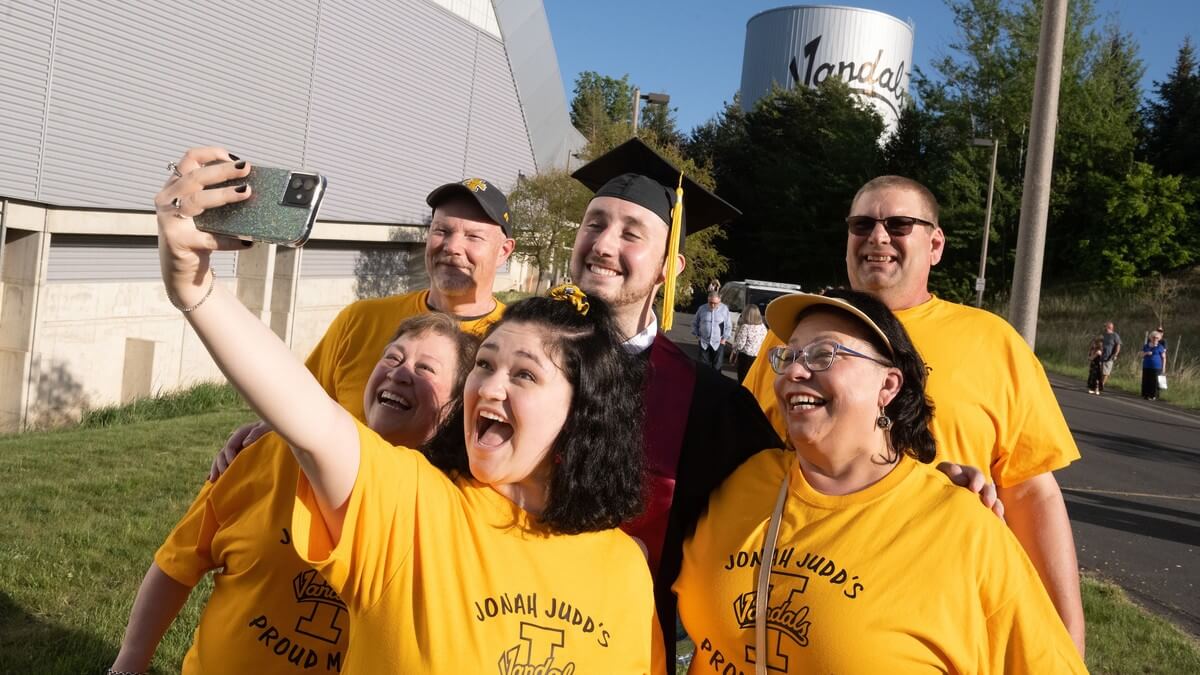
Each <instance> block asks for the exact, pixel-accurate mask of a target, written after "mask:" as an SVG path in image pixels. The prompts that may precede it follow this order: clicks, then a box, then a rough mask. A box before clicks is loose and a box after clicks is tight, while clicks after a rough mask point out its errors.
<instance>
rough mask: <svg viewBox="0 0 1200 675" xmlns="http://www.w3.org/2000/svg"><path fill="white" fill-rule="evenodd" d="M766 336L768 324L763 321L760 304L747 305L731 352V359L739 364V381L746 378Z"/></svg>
mask: <svg viewBox="0 0 1200 675" xmlns="http://www.w3.org/2000/svg"><path fill="white" fill-rule="evenodd" d="M766 336H767V326H766V325H765V324H764V323H763V320H762V312H760V311H759V310H758V305H755V304H750V305H747V307H746V311H744V312H742V316H741V318H740V319H738V328H737V332H735V333H734V335H733V349H732V350H731V352H730V354H729V359H730V360H731V361H732V362H733V363H734V365H736V366H737V373H738V382H741V381H742V380H743V379H745V377H746V373H747V372H749V371H750V366H751V365H753V364H754V357H755V356H757V355H758V350H759V348H760V347H762V342H763V338H765V337H766Z"/></svg>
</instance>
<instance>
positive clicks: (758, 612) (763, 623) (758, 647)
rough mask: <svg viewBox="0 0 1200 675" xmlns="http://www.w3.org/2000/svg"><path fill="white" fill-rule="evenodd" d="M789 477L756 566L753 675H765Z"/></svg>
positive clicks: (782, 483) (777, 503) (781, 484)
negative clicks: (773, 572) (769, 608)
mask: <svg viewBox="0 0 1200 675" xmlns="http://www.w3.org/2000/svg"><path fill="white" fill-rule="evenodd" d="M791 477H792V472H791V469H790V468H789V469H788V471H787V472H786V473H785V474H784V475H783V482H781V483H780V484H779V496H778V497H776V498H775V510H774V511H772V512H771V523H770V524H769V525H767V536H766V537H765V538H764V539H763V552H762V561H761V562H760V563H759V565H758V588H757V589H756V593H755V595H754V649H755V652H754V672H755V675H767V603H768V601H769V600H770V595H771V567H772V566H773V564H772V561H773V560H775V543H776V541H777V540H778V539H779V523H780V521H782V520H783V505H784V504H786V503H787V493H788V483H789V482H790V480H791Z"/></svg>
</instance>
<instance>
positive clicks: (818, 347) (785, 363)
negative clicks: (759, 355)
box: [767, 340, 892, 375]
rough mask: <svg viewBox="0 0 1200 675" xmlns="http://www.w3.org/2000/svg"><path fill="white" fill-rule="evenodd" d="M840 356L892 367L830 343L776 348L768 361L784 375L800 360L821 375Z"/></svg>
mask: <svg viewBox="0 0 1200 675" xmlns="http://www.w3.org/2000/svg"><path fill="white" fill-rule="evenodd" d="M838 354H845V355H847V356H857V357H858V358H860V359H867V360H868V361H874V362H875V363H878V364H879V365H881V366H887V367H888V368H891V367H892V364H890V363H888V362H887V361H884V360H882V359H877V358H875V357H874V356H869V355H867V354H863V353H861V352H856V351H854V350H853V349H850V348H849V347H847V346H846V345H844V344H841V343H838V342H833V341H832V340H829V341H821V342H814V343H812V344H810V345H808V346H807V347H804V348H803V349H800V350H795V349H790V348H788V347H776V348H774V349H772V350H771V351H769V352H767V359H768V360H769V361H770V362H771V370H774V371H775V372H776V373H779V374H780V375H782V374H783V373H784V371H786V370H787V369H788V367H789V366H791V365H792V364H793V363H796V362H797V361H799V360H800V359H803V360H804V367H805V368H807V369H808V372H810V373H819V372H821V371H822V370H829V368H830V367H832V366H833V357H835V356H837V355H838Z"/></svg>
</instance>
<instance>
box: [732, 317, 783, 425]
mask: <svg viewBox="0 0 1200 675" xmlns="http://www.w3.org/2000/svg"><path fill="white" fill-rule="evenodd" d="M781 345H783V341H782V340H780V339H779V338H778V337H776V336H775V334H774V333H772V332H770V331H767V336H766V337H765V338H763V341H762V346H761V347H759V349H758V356H757V357H756V358H755V359H754V364H753V365H751V366H750V370H749V371H747V373H746V379H744V380H742V386H744V387H746V388H747V389H749V390H750V391H751V392H752V393H753V394H754V398H755V399H756V400H757V401H758V406H759V407H760V408H762V411H763V413H764V414H765V415H766V416H767V419H768V420H770V422H771V426H772V427H773V428H774V429H775V433H777V434H779V437H780V438H783V439H786V438H787V422H786V421H785V420H784V419H783V412H782V411H780V410H779V404H778V403H777V402H776V401H775V371H774V370H771V363H770V359H768V358H767V353H768V352H770V351H771V350H772V349H774V348H776V347H779V346H781Z"/></svg>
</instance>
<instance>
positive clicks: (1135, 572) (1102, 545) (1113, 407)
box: [669, 314, 1200, 636]
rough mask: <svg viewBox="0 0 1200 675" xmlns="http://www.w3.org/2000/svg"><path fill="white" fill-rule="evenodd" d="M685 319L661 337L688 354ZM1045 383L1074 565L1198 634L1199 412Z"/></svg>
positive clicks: (1056, 380)
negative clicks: (1061, 460) (1064, 454)
mask: <svg viewBox="0 0 1200 675" xmlns="http://www.w3.org/2000/svg"><path fill="white" fill-rule="evenodd" d="M691 320H692V317H691V315H689V314H678V315H676V321H675V328H674V330H672V331H671V332H670V333H669V335H670V337H671V338H672V339H673V340H675V341H676V342H677V343H679V344H680V346H681V347H683V349H684V350H685V351H687V352H688V353H690V354H693V355H694V354H695V352H696V349H697V347H696V341H695V338H693V337H691V335H690V328H689V326H690V325H691ZM725 372H726V374H727V375H729V376H730V377H733V376H734V375H733V373H732V370H731V369H728V368H727V369H726V371H725ZM1050 381H1051V385H1052V386H1053V387H1054V394H1055V396H1056V397H1057V398H1058V402H1059V405H1060V406H1062V409H1063V414H1064V415H1065V416H1066V418H1067V423H1068V424H1069V425H1070V427H1071V432H1072V434H1074V436H1075V441H1076V443H1078V444H1079V449H1080V454H1081V455H1082V459H1081V460H1080V461H1078V462H1076V463H1074V464H1073V465H1071V466H1070V467H1068V468H1066V469H1064V470H1062V471H1059V472H1058V474H1057V476H1058V480H1059V483H1060V484H1061V485H1062V488H1063V494H1064V496H1065V498H1066V502H1067V511H1068V513H1069V514H1070V517H1071V526H1072V529H1073V530H1074V532H1075V544H1076V547H1077V549H1078V552H1079V564H1080V566H1082V567H1083V568H1084V569H1085V570H1089V571H1093V572H1096V573H1098V574H1100V575H1101V576H1103V577H1105V578H1107V579H1109V580H1111V581H1113V582H1114V583H1116V584H1118V585H1119V586H1121V587H1122V588H1124V589H1125V590H1126V591H1128V592H1129V593H1130V595H1132V596H1133V597H1134V598H1135V599H1136V600H1137V601H1138V602H1140V603H1141V604H1143V605H1144V606H1146V607H1147V608H1149V609H1151V610H1152V611H1155V612H1157V613H1159V614H1162V615H1164V616H1166V617H1167V618H1169V619H1171V620H1172V621H1173V622H1174V623H1176V624H1177V625H1179V626H1180V627H1182V628H1183V629H1185V630H1187V631H1188V632H1190V633H1191V634H1192V635H1194V636H1200V414H1196V413H1192V412H1187V411H1183V410H1179V409H1176V408H1172V407H1170V406H1169V405H1166V404H1164V403H1162V402H1161V401H1159V402H1153V403H1152V402H1149V401H1143V400H1142V399H1141V398H1139V397H1138V396H1135V395H1129V394H1121V393H1108V394H1105V395H1104V396H1092V395H1090V394H1088V393H1087V391H1086V389H1085V387H1084V383H1083V382H1082V381H1080V382H1075V381H1072V380H1069V379H1067V378H1063V377H1059V376H1056V375H1052V376H1051V378H1050Z"/></svg>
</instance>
